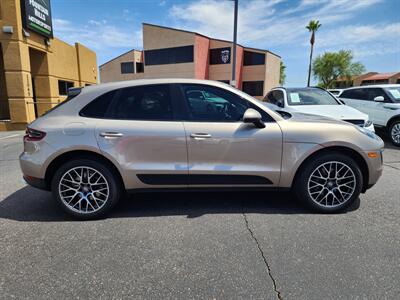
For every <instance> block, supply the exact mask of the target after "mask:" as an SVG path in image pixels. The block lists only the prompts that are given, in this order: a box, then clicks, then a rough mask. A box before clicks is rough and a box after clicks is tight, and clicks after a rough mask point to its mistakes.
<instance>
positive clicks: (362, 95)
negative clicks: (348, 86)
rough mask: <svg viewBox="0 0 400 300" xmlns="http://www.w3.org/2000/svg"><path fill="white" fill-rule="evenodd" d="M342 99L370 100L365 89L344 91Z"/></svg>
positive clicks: (341, 95)
mask: <svg viewBox="0 0 400 300" xmlns="http://www.w3.org/2000/svg"><path fill="white" fill-rule="evenodd" d="M340 98H348V99H358V100H368V94H367V92H366V91H365V89H352V90H347V91H343V93H342V94H340Z"/></svg>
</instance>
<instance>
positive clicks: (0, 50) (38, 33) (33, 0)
mask: <svg viewBox="0 0 400 300" xmlns="http://www.w3.org/2000/svg"><path fill="white" fill-rule="evenodd" d="M97 79H98V74H97V63H96V54H95V53H94V52H93V51H91V50H89V49H88V48H86V47H85V46H83V45H81V44H79V43H76V44H75V45H74V46H71V45H69V44H67V43H65V42H63V41H61V40H59V39H57V38H55V37H53V28H52V23H51V9H50V0H22V1H21V0H0V130H7V129H22V128H24V127H25V126H26V124H27V123H29V122H31V121H32V120H34V119H35V118H36V117H38V116H40V115H41V114H43V113H44V112H46V111H47V110H49V109H50V108H51V107H53V106H55V105H56V104H57V103H59V102H60V101H62V100H64V99H65V98H66V93H67V89H68V88H69V87H72V86H83V85H88V84H95V83H97Z"/></svg>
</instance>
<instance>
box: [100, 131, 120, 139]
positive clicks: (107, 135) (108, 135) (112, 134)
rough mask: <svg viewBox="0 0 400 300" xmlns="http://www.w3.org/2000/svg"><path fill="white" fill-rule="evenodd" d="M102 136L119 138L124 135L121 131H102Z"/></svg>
mask: <svg viewBox="0 0 400 300" xmlns="http://www.w3.org/2000/svg"><path fill="white" fill-rule="evenodd" d="M100 136H102V137H105V138H119V137H122V136H124V135H123V134H122V133H121V132H101V133H100Z"/></svg>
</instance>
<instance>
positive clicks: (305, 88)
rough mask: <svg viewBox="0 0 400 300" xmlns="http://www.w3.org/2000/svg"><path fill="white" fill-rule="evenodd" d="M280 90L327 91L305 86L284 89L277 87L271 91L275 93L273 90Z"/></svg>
mask: <svg viewBox="0 0 400 300" xmlns="http://www.w3.org/2000/svg"><path fill="white" fill-rule="evenodd" d="M279 89H281V90H285V91H286V90H308V89H309V90H324V91H325V89H324V88H320V87H318V86H303V87H283V86H277V87H274V88H272V89H271V91H273V90H279Z"/></svg>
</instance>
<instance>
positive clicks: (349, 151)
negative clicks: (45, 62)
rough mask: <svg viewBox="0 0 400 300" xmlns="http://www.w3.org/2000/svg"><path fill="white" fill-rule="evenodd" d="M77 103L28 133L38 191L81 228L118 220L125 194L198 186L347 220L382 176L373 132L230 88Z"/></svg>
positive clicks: (134, 92) (121, 90)
mask: <svg viewBox="0 0 400 300" xmlns="http://www.w3.org/2000/svg"><path fill="white" fill-rule="evenodd" d="M69 94H70V96H69V97H68V99H67V100H66V101H64V102H63V103H62V104H60V105H59V106H58V107H56V108H55V109H53V110H51V111H49V112H48V113H47V114H45V115H44V116H42V117H40V118H39V119H37V120H35V121H34V122H33V123H32V124H30V125H29V128H28V130H27V134H26V136H25V137H24V152H23V153H22V154H21V156H20V163H21V168H22V172H23V174H24V178H25V180H26V181H27V182H28V183H29V184H30V185H32V186H35V187H39V188H43V189H47V190H51V191H52V193H53V195H54V199H55V200H56V201H57V202H58V204H59V205H60V206H61V207H62V208H63V209H64V210H65V211H67V212H68V213H70V214H72V215H73V216H75V217H78V218H81V219H90V218H96V217H99V216H101V215H104V214H105V213H106V212H109V211H110V210H111V208H112V207H113V206H114V205H115V204H116V203H117V202H118V199H119V198H120V197H121V195H122V194H123V193H124V192H125V191H132V190H136V191H137V190H154V191H157V190H158V191H160V190H165V189H186V190H190V189H194V188H195V189H196V190H199V189H207V190H209V189H210V188H212V189H229V190H234V189H240V190H243V189H248V190H252V189H257V190H260V189H262V190H287V189H293V190H294V192H295V193H296V195H297V196H298V198H299V199H300V200H302V201H304V202H305V203H306V204H307V205H308V206H310V207H311V208H313V209H314V210H317V211H320V212H328V213H329V212H337V211H339V210H342V209H344V208H345V207H347V206H348V205H350V204H351V203H352V202H353V201H354V200H355V199H356V198H357V197H358V196H359V194H360V193H361V192H365V191H366V190H367V189H368V188H370V187H371V186H372V185H374V184H375V183H376V182H377V180H378V178H379V177H380V176H381V173H382V148H383V142H382V140H381V139H380V138H379V137H377V136H376V135H375V134H374V133H372V132H370V131H368V130H365V129H363V128H360V127H358V126H354V125H352V124H349V123H347V122H343V121H337V120H333V119H329V118H323V117H318V116H313V115H305V114H296V113H293V114H290V113H287V112H281V114H280V113H279V112H276V111H273V110H271V109H269V108H267V106H265V105H264V104H263V103H262V102H259V101H258V100H256V99H254V98H252V97H251V96H249V95H247V94H245V93H243V92H241V91H239V90H237V89H235V88H232V87H230V86H228V85H226V84H224V83H220V82H213V81H206V80H192V79H158V80H135V81H124V82H116V83H109V84H101V85H97V86H90V87H85V88H77V89H72V90H70V91H69ZM267 197H268V196H267V194H266V201H267Z"/></svg>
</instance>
